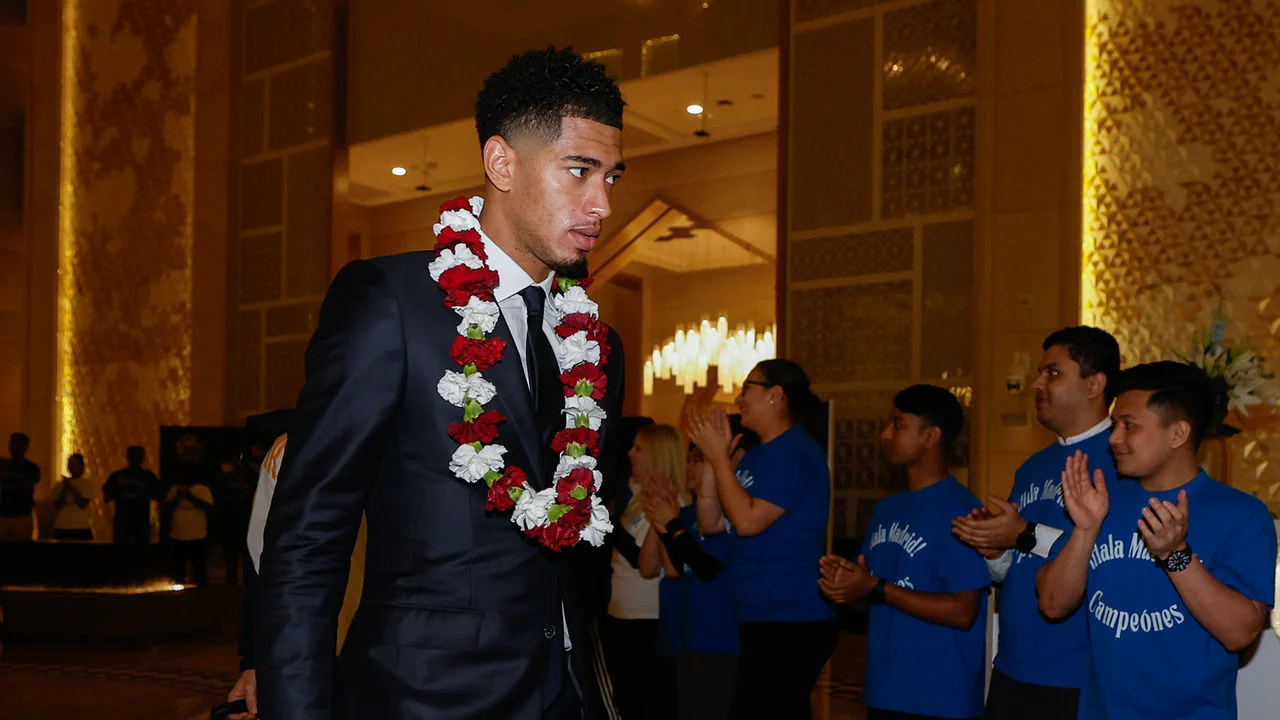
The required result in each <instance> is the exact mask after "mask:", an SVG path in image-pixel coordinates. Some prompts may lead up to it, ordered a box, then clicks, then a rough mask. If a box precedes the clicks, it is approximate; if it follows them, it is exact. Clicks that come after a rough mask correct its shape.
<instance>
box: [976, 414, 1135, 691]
mask: <svg viewBox="0 0 1280 720" xmlns="http://www.w3.org/2000/svg"><path fill="white" fill-rule="evenodd" d="M1110 441H1111V431H1110V430H1106V431H1103V432H1099V433H1098V434H1096V435H1093V436H1092V437H1088V438H1085V439H1084V440H1080V441H1078V442H1074V443H1071V444H1070V445H1063V444H1062V443H1058V442H1055V443H1054V444H1053V445H1050V446H1049V447H1047V448H1045V449H1043V450H1041V451H1040V452H1038V453H1036V454H1035V455H1032V456H1031V457H1030V458H1029V459H1028V460H1027V461H1026V462H1025V463H1023V464H1022V467H1020V468H1018V472H1017V473H1016V474H1014V479H1013V493H1012V494H1010V495H1009V502H1016V503H1018V513H1019V514H1020V515H1022V517H1023V519H1025V520H1027V521H1028V522H1034V523H1039V524H1041V525H1045V526H1047V527H1052V528H1057V529H1058V530H1062V531H1063V535H1062V538H1063V539H1061V540H1059V541H1058V542H1065V539H1066V538H1068V537H1070V536H1071V530H1072V528H1073V527H1074V526H1073V525H1072V523H1071V519H1070V518H1069V517H1067V512H1066V510H1065V509H1064V508H1063V504H1062V471H1063V470H1064V469H1065V468H1066V466H1067V458H1068V457H1071V456H1072V455H1073V454H1075V452H1076V451H1077V450H1080V451H1083V452H1084V453H1085V454H1087V455H1088V456H1089V469H1090V473H1092V472H1093V469H1094V468H1101V470H1102V472H1103V474H1104V475H1106V478H1107V484H1108V487H1112V486H1114V484H1115V481H1116V464H1115V460H1114V459H1113V458H1112V457H1111V448H1110V445H1109V443H1110ZM1009 552H1011V553H1013V564H1012V565H1010V566H1009V572H1008V574H1006V575H1005V578H1004V586H1003V587H1002V589H1001V590H1000V652H999V653H998V654H997V655H996V662H995V666H996V669H997V670H999V671H1000V672H1002V673H1004V674H1005V675H1008V676H1009V677H1011V678H1013V679H1014V680H1019V681H1021V682H1024V683H1032V684H1034V685H1048V686H1051V687H1062V688H1075V689H1079V688H1082V687H1084V679H1085V675H1086V673H1087V671H1088V667H1089V639H1088V637H1087V632H1088V630H1087V629H1086V625H1085V619H1084V618H1085V614H1084V613H1083V612H1082V611H1080V610H1076V611H1075V612H1074V613H1072V614H1071V615H1069V616H1068V617H1067V618H1066V619H1064V620H1060V621H1050V620H1047V619H1046V618H1045V616H1044V615H1042V614H1041V613H1040V599H1039V597H1038V596H1037V595H1036V575H1037V574H1038V573H1039V572H1040V568H1042V567H1044V566H1045V563H1047V562H1048V559H1046V558H1042V557H1040V556H1038V555H1032V554H1030V553H1021V552H1018V551H1017V550H1010V551H1009Z"/></svg>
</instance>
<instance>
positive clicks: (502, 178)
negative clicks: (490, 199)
mask: <svg viewBox="0 0 1280 720" xmlns="http://www.w3.org/2000/svg"><path fill="white" fill-rule="evenodd" d="M481 159H482V160H483V161H484V176H485V178H486V179H487V180H488V181H489V184H490V185H493V187H494V188H495V189H497V190H498V191H499V192H510V191H511V187H512V185H513V184H514V178H515V172H516V165H517V164H518V158H517V157H516V151H515V148H513V147H511V144H510V143H508V142H507V141H506V139H505V138H503V137H501V136H500V135H494V136H493V137H491V138H489V139H488V140H486V141H485V143H484V150H483V151H482V152H481Z"/></svg>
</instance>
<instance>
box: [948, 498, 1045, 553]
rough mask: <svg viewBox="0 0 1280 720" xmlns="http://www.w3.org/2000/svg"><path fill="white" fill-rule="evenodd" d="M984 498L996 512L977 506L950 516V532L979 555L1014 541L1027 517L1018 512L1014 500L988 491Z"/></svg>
mask: <svg viewBox="0 0 1280 720" xmlns="http://www.w3.org/2000/svg"><path fill="white" fill-rule="evenodd" d="M987 499H988V500H990V502H991V504H992V505H994V506H995V507H996V509H997V510H999V511H1000V512H999V513H993V512H991V511H990V510H987V509H986V508H977V509H975V510H973V511H971V512H970V513H969V514H968V515H962V516H960V517H958V518H956V519H955V520H952V521H951V532H952V534H954V535H955V536H956V537H957V538H960V542H963V543H964V544H966V545H968V546H970V547H972V548H974V549H975V550H977V551H978V553H979V554H981V555H982V556H983V557H987V558H995V557H999V556H1000V555H1001V554H1002V553H1003V552H1004V551H1005V550H1008V549H1009V548H1011V547H1014V546H1015V545H1016V544H1017V541H1018V535H1020V534H1022V531H1023V530H1025V529H1026V527H1027V521H1026V520H1023V519H1022V516H1021V515H1019V514H1018V504H1017V503H1011V502H1008V501H1006V500H1005V499H1004V498H1000V497H996V496H995V495H988V496H987Z"/></svg>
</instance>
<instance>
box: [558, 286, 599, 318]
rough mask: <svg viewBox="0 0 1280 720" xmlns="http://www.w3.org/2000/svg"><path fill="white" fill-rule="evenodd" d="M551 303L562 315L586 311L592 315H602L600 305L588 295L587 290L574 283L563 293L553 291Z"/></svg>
mask: <svg viewBox="0 0 1280 720" xmlns="http://www.w3.org/2000/svg"><path fill="white" fill-rule="evenodd" d="M551 305H552V307H554V308H555V311H556V312H557V313H559V315H560V316H561V317H564V316H565V315H575V314H577V313H586V314H587V315H590V316H592V317H599V316H600V306H599V305H596V303H595V301H594V300H592V299H591V298H589V297H587V291H586V290H583V289H582V287H581V286H579V285H574V286H573V287H571V288H569V289H568V290H566V291H565V292H562V293H553V294H552V296H551Z"/></svg>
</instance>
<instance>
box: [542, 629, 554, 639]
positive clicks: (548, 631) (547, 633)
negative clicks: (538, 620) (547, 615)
mask: <svg viewBox="0 0 1280 720" xmlns="http://www.w3.org/2000/svg"><path fill="white" fill-rule="evenodd" d="M542 634H543V636H544V637H546V638H547V639H548V640H550V639H551V638H553V637H555V636H556V626H555V625H548V626H546V627H544V628H542Z"/></svg>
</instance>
